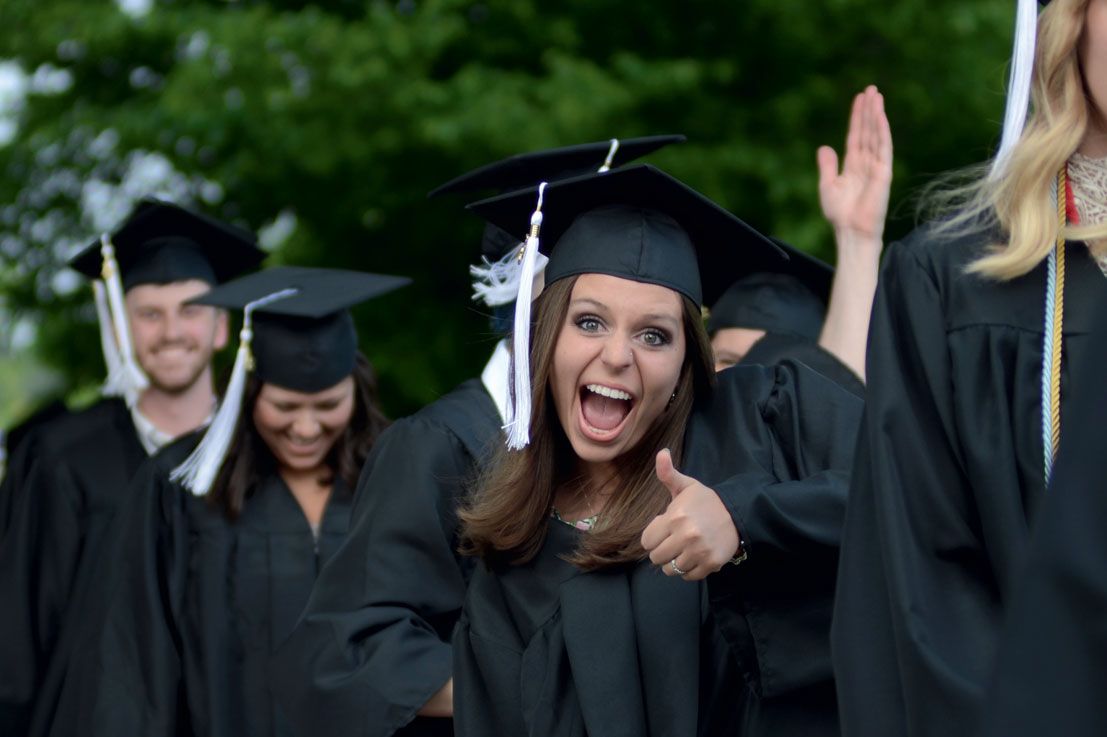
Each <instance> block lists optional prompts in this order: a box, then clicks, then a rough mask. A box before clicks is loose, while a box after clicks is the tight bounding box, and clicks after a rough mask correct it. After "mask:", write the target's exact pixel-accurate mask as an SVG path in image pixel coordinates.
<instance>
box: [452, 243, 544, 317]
mask: <svg viewBox="0 0 1107 737" xmlns="http://www.w3.org/2000/svg"><path fill="white" fill-rule="evenodd" d="M524 248H525V245H524V244H522V243H520V244H519V248H518V250H514V251H511V252H510V253H508V254H507V255H505V256H504V257H503V258H501V259H500V260H499V261H489V260H488V259H487V258H482V259H481V261H482V264H481V265H479V266H470V267H469V274H470V276H472V277H473V278H474V280H473V301H475V302H477V301H479V302H484V303H485V304H486V305H488V306H489V307H499V306H500V305H506V304H509V303H511V302H513V301H515V297H516V296H517V295H518V294H519V286H520V283H519V280H520V278H521V277H522V274H523V273H524V272H523V260H522V255H523V254H522V253H521V251H522V250H523V249H524ZM549 261H550V260H549V259H548V258H546V255H545V254H542V253H539V254H538V258H537V259H536V260H535V263H534V272H533V273H532V274H531V275H530V278H531V280H532V281H533V280H534V278H535V277H536V276H538V275H539V274H540V273H542V271H543V270H544V269H545V268H546V264H547V263H549Z"/></svg>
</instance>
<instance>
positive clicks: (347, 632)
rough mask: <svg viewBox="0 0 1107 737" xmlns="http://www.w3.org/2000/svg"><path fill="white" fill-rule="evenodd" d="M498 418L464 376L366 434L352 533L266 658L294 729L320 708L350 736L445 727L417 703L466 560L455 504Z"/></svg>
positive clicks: (444, 637)
mask: <svg viewBox="0 0 1107 737" xmlns="http://www.w3.org/2000/svg"><path fill="white" fill-rule="evenodd" d="M500 425H501V419H500V415H499V413H498V411H497V410H496V405H495V404H494V403H493V402H492V399H491V397H489V395H488V392H487V391H486V390H485V388H484V385H483V384H482V383H481V382H480V381H479V380H476V379H473V380H470V381H466V382H465V383H463V384H461V385H460V386H459V387H458V388H456V389H455V390H454V391H452V392H451V393H450V394H447V395H446V396H445V397H442V398H441V399H439V400H438V401H436V402H434V403H432V404H430V405H428V406H426V407H424V408H423V409H422V410H420V411H419V412H417V413H416V414H415V415H412V416H411V417H407V418H404V419H402V420H398V421H396V422H395V423H393V424H392V426H391V427H389V428H388V430H386V431H385V432H384V434H382V435H381V437H380V438H378V440H377V442H376V443H375V444H374V446H373V452H372V453H371V454H370V457H369V460H368V462H367V463H366V466H365V469H364V470H363V472H362V475H361V479H360V481H359V482H358V491H357V494H356V503H355V505H354V510H353V517H352V521H351V527H350V536H349V538H348V540H347V541H346V543H345V544H344V545H343V547H342V548H341V549H340V550H339V551H338V552H337V553H336V554H335V556H334V560H333V561H332V562H331V563H330V564H329V565H328V566H327V567H326V568H325V569H324V570H323V572H322V573H321V574H320V577H319V581H318V583H317V584H316V586H315V590H314V591H313V592H312V596H311V600H310V602H309V604H308V607H307V610H306V611H305V613H304V617H303V619H302V620H301V621H300V623H299V625H298V626H297V627H296V629H295V631H294V632H293V634H292V636H291V637H290V638H289V639H288V640H287V642H285V644H284V645H283V646H282V647H281V649H280V650H279V651H278V653H277V655H276V657H275V658H274V660H273V668H272V673H273V681H272V682H273V688H274V690H275V691H276V692H277V693H278V694H280V696H281V702H282V704H283V705H284V707H285V712H286V714H288V717H289V719H290V721H291V722H292V724H293V726H294V727H295V728H296V729H297V730H298V733H299V734H300V735H303V736H304V737H307V736H308V735H313V734H316V733H317V731H318V725H319V723H320V720H321V719H325V720H326V722H327V724H328V725H330V727H331V728H332V729H333V730H334V732H335V733H336V734H343V735H351V736H353V735H366V736H369V735H373V736H380V737H384V736H385V735H391V734H394V733H395V734H401V735H427V736H430V735H440V734H442V735H448V734H452V721H451V720H449V719H441V718H423V717H414V714H415V712H416V711H418V709H419V708H420V707H421V706H422V705H423V704H425V703H426V701H427V699H429V698H430V697H431V696H432V695H433V694H434V693H435V692H436V691H438V690H439V689H440V688H441V687H442V686H443V685H444V684H445V683H446V681H447V680H449V678H450V676H451V674H452V664H451V662H452V656H451V649H450V644H449V642H450V634H451V632H452V630H453V627H454V624H455V622H456V621H457V618H458V616H459V614H460V612H461V604H462V601H463V599H464V596H465V587H466V584H467V582H468V578H469V573H470V571H471V569H472V565H473V563H472V560H471V559H468V558H462V557H461V556H459V555H458V554H457V552H456V551H457V545H458V540H457V516H456V508H457V504H458V501H459V500H460V498H461V497H462V496H463V495H464V494H465V492H466V490H467V487H468V485H469V482H471V481H472V480H473V477H474V475H475V474H476V472H477V470H478V465H479V463H480V462H481V460H482V459H483V458H484V457H485V456H486V454H487V452H489V451H490V450H491V448H492V445H493V444H494V443H497V442H501V439H502V437H503V434H502V432H501V430H500ZM413 717H414V720H413ZM404 725H407V726H406V727H405V726H404Z"/></svg>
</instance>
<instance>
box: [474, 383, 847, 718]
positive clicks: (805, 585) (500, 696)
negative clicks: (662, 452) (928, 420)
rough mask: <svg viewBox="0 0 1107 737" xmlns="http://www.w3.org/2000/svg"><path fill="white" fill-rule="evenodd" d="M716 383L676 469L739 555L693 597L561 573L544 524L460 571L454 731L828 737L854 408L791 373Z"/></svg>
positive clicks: (668, 587) (624, 579) (643, 577)
mask: <svg viewBox="0 0 1107 737" xmlns="http://www.w3.org/2000/svg"><path fill="white" fill-rule="evenodd" d="M719 382H720V385H719V389H718V391H717V392H716V393H715V394H714V396H713V397H712V398H711V400H710V401H702V402H701V403H700V404H699V405H698V406H697V408H696V410H695V412H694V413H693V416H692V418H691V420H690V423H689V426H688V429H687V432H686V436H685V459H684V462H683V463H682V469H681V470H682V471H683V472H684V473H687V474H690V475H692V476H694V477H696V478H698V479H700V480H701V481H703V482H704V483H705V484H707V485H708V486H710V487H711V488H713V489H714V490H715V491H716V492H717V493H718V494H719V496H720V498H721V499H722V500H723V502H724V504H726V506H727V508H728V510H729V511H730V513H731V516H732V518H733V520H734V523H735V526H736V527H737V528H738V530H739V532H740V534H741V536H742V538H743V540H744V541H745V542H746V545H747V548H748V550H749V560H748V561H747V562H746V563H743V564H742V565H741V566H739V567H728V568H726V569H724V571H723V572H721V573H719V574H715V575H713V576H711V577H709V579H708V583H707V585H706V586H704V585H703V584H690V583H686V582H684V581H682V580H680V579H677V578H675V577H674V578H669V577H665V576H663V575H662V574H661V573H660V572H658V571H657V570H656V569H654V568H653V567H652V566H650V565H648V564H639V565H637V566H633V567H631V568H629V569H626V570H618V569H617V570H609V571H603V572H598V573H578V572H577V571H576V570H575V569H573V568H571V567H570V566H568V565H567V564H566V563H564V562H563V561H562V560H560V558H558V554H559V553H560V552H563V551H564V550H566V549H567V547H568V546H570V545H572V544H573V536H574V535H576V534H577V533H576V532H575V531H573V530H571V529H569V528H568V527H567V526H564V525H562V524H561V523H558V522H553V521H551V522H549V523H548V531H547V541H546V548H545V549H544V550H543V553H542V554H541V555H539V556H537V557H536V558H535V559H534V560H533V561H532V562H531V563H529V564H526V565H523V566H519V567H509V566H503V565H499V564H498V563H496V562H495V561H493V562H492V563H491V565H490V566H487V567H486V566H478V568H477V569H476V571H475V572H474V574H473V578H472V581H471V583H470V589H469V595H468V597H467V599H466V603H465V609H464V613H463V616H462V619H461V621H460V623H459V625H458V628H457V630H456V632H455V635H454V657H455V660H454V677H455V700H454V703H455V715H456V716H455V723H456V727H457V733H458V734H459V735H461V736H462V737H466V736H467V735H490V734H534V735H544V736H545V735H574V736H575V735H585V734H588V735H605V736H606V735H624V734H625V735H643V734H651V735H662V734H665V735H696V734H712V735H713V734H728V735H729V734H740V735H767V734H774V735H785V736H787V735H797V736H798V735H804V736H808V735H834V734H837V714H836V709H835V703H834V687H833V675H832V673H831V667H830V652H829V640H828V631H829V625H830V610H831V602H832V594H833V589H834V575H835V567H836V562H837V545H838V534H839V528H840V525H841V520H842V517H843V514H844V508H845V501H846V485H847V469H848V467H849V464H850V462H851V460H852V447H853V437H854V432H855V429H856V426H857V423H858V421H859V419H860V412H861V406H860V405H861V403H860V401H859V400H858V399H857V398H856V397H854V396H852V395H850V394H849V393H848V392H845V391H843V390H842V389H841V388H839V387H838V386H836V385H835V384H834V383H833V382H831V381H829V380H828V379H826V378H825V377H823V376H821V375H819V374H818V373H816V372H814V371H812V370H810V369H809V368H807V367H806V366H803V365H802V364H799V363H796V362H792V361H784V362H783V363H781V364H780V365H779V366H776V367H773V368H764V367H760V366H737V367H734V368H731V369H728V370H727V371H724V372H722V373H721V374H719ZM705 597H709V598H705ZM708 602H710V603H708ZM735 672H737V673H740V674H741V675H740V676H738V675H734V673H735Z"/></svg>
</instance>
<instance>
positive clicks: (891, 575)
mask: <svg viewBox="0 0 1107 737" xmlns="http://www.w3.org/2000/svg"><path fill="white" fill-rule="evenodd" d="M919 259H920V254H919V253H918V250H917V249H915V248H912V244H911V243H908V242H905V243H901V244H897V245H895V246H893V247H892V248H891V249H890V251H889V253H888V255H887V258H886V259H885V262H884V265H883V267H882V273H881V279H880V285H879V288H878V290H877V295H876V302H875V306H874V310H873V317H872V323H871V329H870V334H869V346H870V347H869V354H868V363H867V372H866V373H867V375H868V396H867V402H866V408H865V418H864V421H863V425H862V430H861V434H860V438H859V443H858V448H857V458H856V463H855V466H854V471H853V479H852V487H851V490H850V504H849V509H848V511H847V514H846V522H845V528H844V532H843V541H842V551H841V564H840V567H839V572H838V593H837V602H836V605H835V613H834V624H833V629H832V635H831V642H832V648H833V653H834V666H835V672H836V674H837V677H838V694H839V704H840V707H841V716H842V725H843V731H844V732H845V733H847V734H857V735H882V736H883V735H893V736H894V735H914V736H922V735H946V734H949V730H950V728H951V725H969V724H973V723H974V719H975V716H976V708H977V707H978V705H979V700H980V695H981V690H982V687H983V683H984V680H985V677H986V670H987V668H988V666H989V664H990V663H991V652H990V651H991V649H992V647H993V646H992V644H991V641H992V639H993V638H992V637H990V636H985V635H987V634H988V630H989V628H990V627H991V624H990V623H991V622H993V621H995V620H996V617H997V615H998V612H997V608H998V605H999V602H998V600H997V596H996V593H995V591H993V590H992V588H993V587H991V586H989V585H988V584H987V583H985V582H986V581H987V580H988V576H982V575H980V572H981V571H982V570H984V569H985V568H986V566H987V561H986V557H985V553H984V551H983V549H982V545H981V543H980V540H979V536H978V535H977V533H976V532H974V521H973V516H974V514H975V512H974V509H973V506H972V490H971V488H970V487H969V484H968V481H967V477H966V474H965V471H964V464H963V459H962V457H961V453H960V448H961V445H960V440H959V438H958V434H957V430H956V425H955V421H954V396H953V382H952V377H951V368H950V367H951V361H950V354H949V347H948V340H947V336H946V320H945V319H944V311H943V309H942V299H941V294H940V292H939V290H938V287H937V284H936V281H935V278H934V276H933V274H932V272H931V271H930V270H929V269H928V268H926V266H925V265H924V264H923V263H922V262H920V260H919ZM979 390H980V391H981V392H985V391H987V387H979ZM995 462H996V463H997V464H1002V463H1007V462H1010V459H1003V458H997V459H995Z"/></svg>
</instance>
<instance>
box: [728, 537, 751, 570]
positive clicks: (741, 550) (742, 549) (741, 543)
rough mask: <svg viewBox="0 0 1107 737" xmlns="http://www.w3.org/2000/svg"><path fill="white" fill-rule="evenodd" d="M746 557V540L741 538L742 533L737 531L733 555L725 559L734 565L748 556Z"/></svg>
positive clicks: (747, 553)
mask: <svg viewBox="0 0 1107 737" xmlns="http://www.w3.org/2000/svg"><path fill="white" fill-rule="evenodd" d="M748 557H749V551H748V550H746V541H745V540H743V539H742V535H741V533H739V534H738V549H737V550H735V551H734V555H733V556H732V557H731V559H730V560H728V561H727V563H729V564H731V565H734V566H736V565H738V564H739V563H744V562H745V560H746V558H748Z"/></svg>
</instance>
